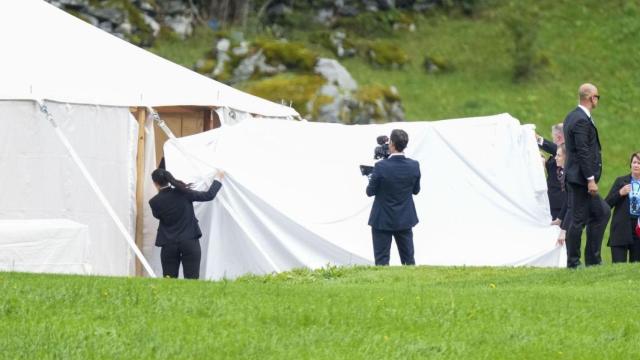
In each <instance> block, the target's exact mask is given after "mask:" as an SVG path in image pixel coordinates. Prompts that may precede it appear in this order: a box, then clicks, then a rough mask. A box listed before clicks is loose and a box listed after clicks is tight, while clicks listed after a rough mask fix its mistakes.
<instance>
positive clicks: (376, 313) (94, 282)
mask: <svg viewBox="0 0 640 360" xmlns="http://www.w3.org/2000/svg"><path fill="white" fill-rule="evenodd" d="M639 270H640V265H605V266H600V267H597V268H588V269H579V270H577V271H570V270H566V269H536V268H464V267H452V268H440V267H413V268H399V267H392V268H371V267H359V268H349V269H345V268H327V269H322V270H318V271H315V272H311V271H306V270H299V271H294V272H289V273H284V274H279V275H273V276H267V277H245V278H241V279H239V280H236V281H220V282H206V281H184V280H181V281H175V280H166V279H160V280H154V279H136V278H104V277H76V276H55V275H31V274H16V273H0V294H2V296H1V297H0V358H3V359H45V358H56V359H58V358H77V359H87V358H119V359H125V358H184V359H196V358H249V359H301V358H308V359H375V358H398V359H424V358H436V359H440V358H442V359H460V358H473V359H503V358H511V359H579V358H581V359H586V358H590V359H602V358H612V359H631V358H640V347H639V346H638V344H640V322H639V321H638V316H637V311H638V310H637V309H638V308H639V307H640V297H639V296H638V294H640V277H639V276H638V273H639Z"/></svg>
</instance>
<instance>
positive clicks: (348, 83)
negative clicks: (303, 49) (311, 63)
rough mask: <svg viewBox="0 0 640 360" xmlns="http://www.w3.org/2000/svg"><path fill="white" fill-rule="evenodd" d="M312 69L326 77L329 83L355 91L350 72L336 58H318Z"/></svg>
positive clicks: (355, 87)
mask: <svg viewBox="0 0 640 360" xmlns="http://www.w3.org/2000/svg"><path fill="white" fill-rule="evenodd" d="M314 71H315V72H316V73H317V74H320V75H322V77H324V78H325V79H327V82H328V83H329V84H334V85H336V86H338V87H339V88H340V89H343V90H344V91H355V90H356V89H357V88H358V84H357V83H356V81H355V80H354V79H353V77H351V74H349V72H348V71H347V69H345V68H344V66H342V64H340V63H339V62H338V61H337V60H334V59H326V58H319V59H318V62H317V63H316V66H315V69H314Z"/></svg>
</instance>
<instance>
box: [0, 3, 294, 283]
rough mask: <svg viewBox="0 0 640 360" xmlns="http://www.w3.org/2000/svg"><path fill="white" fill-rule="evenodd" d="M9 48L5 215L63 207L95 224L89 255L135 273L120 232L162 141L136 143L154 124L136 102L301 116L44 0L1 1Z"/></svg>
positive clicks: (0, 37) (1, 32)
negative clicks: (156, 144) (134, 111)
mask: <svg viewBox="0 0 640 360" xmlns="http://www.w3.org/2000/svg"><path fill="white" fill-rule="evenodd" d="M0 47H1V49H2V60H0V79H2V80H1V81H0V168H2V174H1V175H0V219H55V218H61V219H69V220H73V221H75V222H78V223H80V224H84V225H88V228H89V238H90V248H89V251H88V254H89V255H88V258H87V260H86V261H87V265H88V266H89V267H90V268H91V269H92V270H91V272H92V273H96V274H108V275H127V274H132V271H133V269H132V264H133V262H132V255H131V253H130V251H129V248H128V246H127V244H126V243H125V241H123V239H122V238H123V233H128V237H132V236H133V235H134V233H135V231H136V223H138V224H139V223H140V219H141V217H142V216H141V211H140V209H143V205H146V204H143V202H142V197H143V195H142V194H143V192H144V189H143V186H142V179H143V177H141V176H142V175H145V172H144V170H143V169H144V167H143V164H144V163H145V160H146V162H147V165H148V168H150V167H153V166H155V159H152V156H153V154H154V151H153V148H152V147H153V141H147V142H146V149H145V150H146V151H138V148H139V147H140V146H144V144H145V142H144V138H145V137H144V135H145V134H146V135H148V136H151V135H152V130H151V128H149V127H147V131H145V132H141V131H140V130H141V129H142V128H143V125H144V121H145V120H144V116H140V114H143V112H142V111H140V112H138V119H137V121H136V119H135V118H133V116H132V115H131V113H130V107H137V108H138V109H143V108H144V107H148V106H149V107H163V106H204V107H209V108H212V109H214V108H219V109H220V110H223V109H227V110H228V111H233V112H235V113H237V116H236V117H241V118H256V117H264V118H291V117H296V116H298V114H297V113H296V112H295V110H293V109H291V108H289V107H285V106H281V105H278V104H275V103H272V102H269V101H266V100H264V99H260V98H257V97H255V96H252V95H249V94H246V93H243V92H241V91H238V90H236V89H233V88H231V87H229V86H226V85H223V84H220V83H218V82H216V81H213V80H211V79H209V78H206V77H204V76H201V75H199V74H196V73H194V72H192V71H190V70H188V69H186V68H184V67H181V66H179V65H176V64H173V63H171V62H169V61H167V60H164V59H162V58H160V57H158V56H155V55H153V54H151V53H149V52H147V51H145V50H142V49H140V48H137V47H135V46H133V45H131V44H129V43H127V42H125V41H123V40H120V39H118V38H116V37H114V36H112V35H110V34H108V33H106V32H103V31H101V30H99V29H97V28H94V27H93V26H91V25H89V24H87V23H85V22H83V21H81V20H79V19H77V18H75V17H73V16H71V15H69V14H66V13H65V12H63V11H61V10H59V9H57V8H55V7H54V6H51V5H49V4H47V3H45V2H44V1H40V0H20V1H0ZM41 105H45V106H46V109H47V110H48V114H47V113H45V112H43V109H44V107H41ZM221 113H222V111H221ZM147 125H149V124H148V123H147ZM139 135H140V136H139ZM140 150H142V148H140ZM144 153H146V154H147V157H146V158H145V157H144V156H142V154H144ZM73 154H77V155H78V156H72V155H73ZM150 159H151V160H152V161H149V160H150ZM148 168H147V172H148ZM139 175H141V176H139ZM145 178H146V177H145ZM98 194H102V195H101V196H102V200H101V199H100V197H101V196H99V195H98ZM144 207H146V206H144ZM107 209H109V210H107ZM136 212H137V213H136ZM114 219H115V220H117V222H114ZM118 223H119V224H118ZM139 231H141V228H140V226H138V232H139ZM138 237H140V236H138Z"/></svg>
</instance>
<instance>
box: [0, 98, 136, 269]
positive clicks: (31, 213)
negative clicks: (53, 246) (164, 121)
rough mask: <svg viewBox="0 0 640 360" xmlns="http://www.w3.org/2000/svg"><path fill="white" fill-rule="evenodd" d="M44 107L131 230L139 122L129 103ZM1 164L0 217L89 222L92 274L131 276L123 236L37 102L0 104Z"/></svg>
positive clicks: (132, 229) (131, 261) (4, 102)
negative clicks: (119, 105)
mask: <svg viewBox="0 0 640 360" xmlns="http://www.w3.org/2000/svg"><path fill="white" fill-rule="evenodd" d="M46 104H47V107H48V109H49V111H50V113H51V114H52V115H53V117H54V119H55V120H56V122H57V123H58V125H59V128H60V130H61V131H62V132H63V133H64V134H65V135H66V137H67V138H68V139H69V142H70V143H71V145H72V146H73V148H74V149H75V150H76V152H77V153H78V154H79V155H80V158H81V160H82V161H83V162H84V163H85V165H86V166H87V168H88V171H89V172H90V173H91V175H92V177H93V178H94V179H95V180H96V182H97V185H98V186H99V187H100V188H101V190H102V192H103V193H104V194H105V196H106V197H107V199H109V202H110V204H111V206H112V207H113V208H114V210H115V212H116V214H117V216H118V218H119V219H120V220H121V221H122V223H123V224H124V225H125V227H126V229H127V230H128V232H129V233H130V234H134V231H135V184H136V169H135V166H136V161H135V159H136V152H137V134H138V124H137V122H136V121H135V119H134V118H133V117H132V115H131V114H130V113H129V111H128V108H121V107H108V106H95V105H69V104H59V103H55V102H46ZM0 168H1V169H2V176H0V219H14V220H17V219H68V220H71V221H75V222H78V223H81V224H86V225H87V226H88V229H89V244H90V246H89V264H90V265H91V268H92V272H93V273H94V274H101V275H131V274H132V271H133V257H132V254H131V253H130V250H129V248H128V246H127V244H126V242H125V241H124V239H122V234H120V232H119V231H118V229H117V227H116V225H115V223H114V222H113V220H112V219H111V217H110V216H109V215H108V213H107V211H106V210H105V208H104V206H103V205H102V204H101V203H100V201H98V198H97V196H96V195H95V193H94V192H93V190H92V189H91V187H90V186H89V184H88V182H87V181H86V179H85V178H84V176H83V175H82V173H81V172H80V170H79V169H78V167H77V165H76V164H75V163H74V162H73V160H72V159H71V157H70V156H69V153H68V152H67V150H66V149H65V147H64V146H63V144H62V143H61V141H60V139H59V138H58V137H57V136H56V134H55V131H54V128H53V127H52V124H50V123H49V121H48V120H47V118H46V117H45V115H44V114H43V113H42V112H41V111H40V109H39V107H38V105H37V104H36V103H35V102H33V101H0ZM70 251H71V250H70Z"/></svg>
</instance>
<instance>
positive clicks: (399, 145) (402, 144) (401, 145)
mask: <svg viewBox="0 0 640 360" xmlns="http://www.w3.org/2000/svg"><path fill="white" fill-rule="evenodd" d="M390 138H391V142H392V143H393V146H394V147H395V148H396V150H397V151H399V152H402V151H404V149H405V148H406V147H407V144H408V143H409V134H407V132H406V131H404V130H402V129H394V130H393V131H391V136H390Z"/></svg>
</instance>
